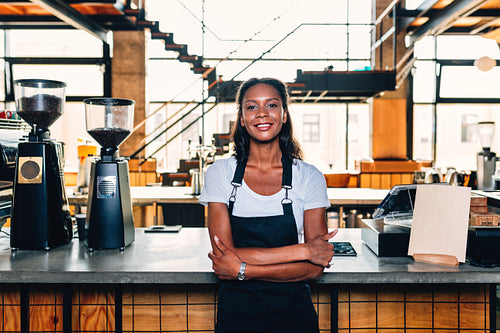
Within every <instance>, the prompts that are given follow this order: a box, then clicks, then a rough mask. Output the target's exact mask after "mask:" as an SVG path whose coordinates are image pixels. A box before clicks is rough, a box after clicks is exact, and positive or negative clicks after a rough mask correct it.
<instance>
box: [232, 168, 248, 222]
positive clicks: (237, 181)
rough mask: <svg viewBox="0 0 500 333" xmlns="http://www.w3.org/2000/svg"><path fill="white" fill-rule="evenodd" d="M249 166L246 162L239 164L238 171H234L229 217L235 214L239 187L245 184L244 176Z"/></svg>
mask: <svg viewBox="0 0 500 333" xmlns="http://www.w3.org/2000/svg"><path fill="white" fill-rule="evenodd" d="M246 166H247V162H246V161H244V162H242V163H238V164H237V165H236V170H235V171H234V176H233V180H232V181H231V185H233V190H232V191H231V196H230V197H229V215H232V214H233V208H234V202H235V201H236V191H237V190H238V187H240V186H241V184H242V183H243V175H244V174H245V168H246Z"/></svg>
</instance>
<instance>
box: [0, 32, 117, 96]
mask: <svg viewBox="0 0 500 333" xmlns="http://www.w3.org/2000/svg"><path fill="white" fill-rule="evenodd" d="M8 43H9V41H8V38H7V36H6V38H5V45H4V48H7V45H8ZM6 53H8V52H6ZM102 53H103V56H102V57H101V58H92V57H89V58H80V57H10V56H4V57H3V59H4V61H5V65H4V69H5V71H4V94H5V100H4V102H13V101H14V89H13V87H14V77H13V71H12V67H13V65H17V64H24V65H27V64H30V65H31V64H33V65H98V66H102V65H104V73H103V78H102V79H103V93H102V96H87V95H85V96H83V95H81V96H78V95H76V96H75V95H72V96H66V100H67V101H68V102H81V101H83V99H85V98H88V97H111V54H110V46H109V44H107V43H105V42H103V43H102Z"/></svg>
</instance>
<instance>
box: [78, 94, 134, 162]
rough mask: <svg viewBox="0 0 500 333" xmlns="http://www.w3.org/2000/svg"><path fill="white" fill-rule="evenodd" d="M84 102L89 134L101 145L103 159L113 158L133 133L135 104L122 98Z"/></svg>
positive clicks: (95, 99)
mask: <svg viewBox="0 0 500 333" xmlns="http://www.w3.org/2000/svg"><path fill="white" fill-rule="evenodd" d="M83 102H84V103H85V116H86V117H85V121H86V127H87V133H89V135H90V136H91V137H92V138H94V140H96V141H97V143H99V145H101V157H104V156H113V155H114V154H115V153H116V152H117V151H118V146H119V145H120V144H121V143H122V142H123V141H124V140H125V139H126V138H127V137H128V136H129V135H130V133H131V131H132V127H133V122H134V104H135V102H134V101H133V100H130V99H121V98H88V99H85V100H84V101H83Z"/></svg>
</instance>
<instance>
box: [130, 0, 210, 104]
mask: <svg viewBox="0 0 500 333" xmlns="http://www.w3.org/2000/svg"><path fill="white" fill-rule="evenodd" d="M124 14H125V15H126V16H129V17H132V18H133V20H134V21H135V25H136V26H137V28H138V29H141V30H143V29H145V30H149V32H150V33H151V39H153V40H160V41H162V42H163V43H164V44H165V50H166V51H173V52H175V53H176V54H177V59H178V60H179V61H180V62H185V63H188V64H189V66H190V68H191V70H192V71H193V72H194V73H195V74H201V76H202V77H203V79H204V80H206V81H207V82H208V91H209V95H210V96H214V95H213V94H211V92H212V93H214V91H215V89H214V88H215V87H216V85H217V74H216V69H215V67H210V66H205V65H203V57H202V56H198V55H195V54H190V53H189V52H188V46H187V45H186V44H177V43H176V42H175V41H174V34H173V33H171V32H162V31H160V23H159V22H158V21H149V20H147V19H146V18H145V16H146V15H145V13H144V10H143V9H125V10H124Z"/></svg>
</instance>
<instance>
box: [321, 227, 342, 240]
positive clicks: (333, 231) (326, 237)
mask: <svg viewBox="0 0 500 333" xmlns="http://www.w3.org/2000/svg"><path fill="white" fill-rule="evenodd" d="M337 232H339V229H335V230H332V231H330V232H329V233H327V234H325V235H323V239H324V240H326V241H327V240H329V239H331V238H333V236H335V235H336V234H337Z"/></svg>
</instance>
